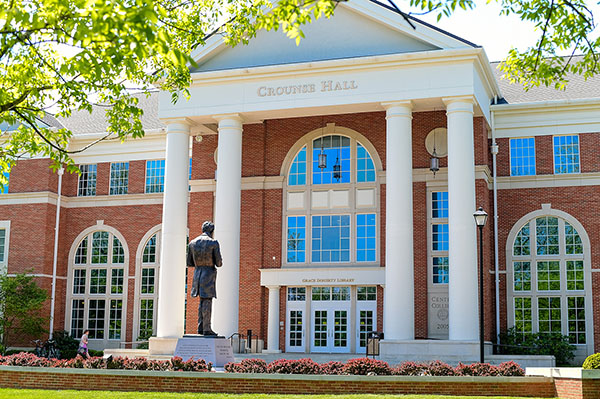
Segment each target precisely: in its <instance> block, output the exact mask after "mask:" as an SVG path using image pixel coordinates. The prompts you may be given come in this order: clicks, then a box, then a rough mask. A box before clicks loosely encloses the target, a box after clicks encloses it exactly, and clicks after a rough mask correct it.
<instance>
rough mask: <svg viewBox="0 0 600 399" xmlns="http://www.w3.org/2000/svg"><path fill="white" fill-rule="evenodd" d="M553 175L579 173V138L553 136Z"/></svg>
mask: <svg viewBox="0 0 600 399" xmlns="http://www.w3.org/2000/svg"><path fill="white" fill-rule="evenodd" d="M554 173H556V174H562V173H579V136H576V135H575V136H554Z"/></svg>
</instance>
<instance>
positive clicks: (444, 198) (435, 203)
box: [431, 191, 448, 219]
mask: <svg viewBox="0 0 600 399" xmlns="http://www.w3.org/2000/svg"><path fill="white" fill-rule="evenodd" d="M431 217H432V218H434V219H438V218H447V217H448V192H447V191H439V192H433V193H431Z"/></svg>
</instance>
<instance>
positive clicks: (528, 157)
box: [510, 137, 535, 176]
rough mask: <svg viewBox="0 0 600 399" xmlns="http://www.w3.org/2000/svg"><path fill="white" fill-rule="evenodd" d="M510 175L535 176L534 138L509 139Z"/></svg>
mask: <svg viewBox="0 0 600 399" xmlns="http://www.w3.org/2000/svg"><path fill="white" fill-rule="evenodd" d="M510 175H511V176H532V175H535V138H533V137H526V138H517V139H510Z"/></svg>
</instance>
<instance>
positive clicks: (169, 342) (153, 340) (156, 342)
mask: <svg viewBox="0 0 600 399" xmlns="http://www.w3.org/2000/svg"><path fill="white" fill-rule="evenodd" d="M178 339H179V338H158V337H150V339H149V343H148V350H149V352H150V356H165V355H166V356H168V355H171V356H173V352H175V346H177V341H178Z"/></svg>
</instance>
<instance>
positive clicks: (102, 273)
mask: <svg viewBox="0 0 600 399" xmlns="http://www.w3.org/2000/svg"><path fill="white" fill-rule="evenodd" d="M90 294H106V269H92V270H91V272H90Z"/></svg>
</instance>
